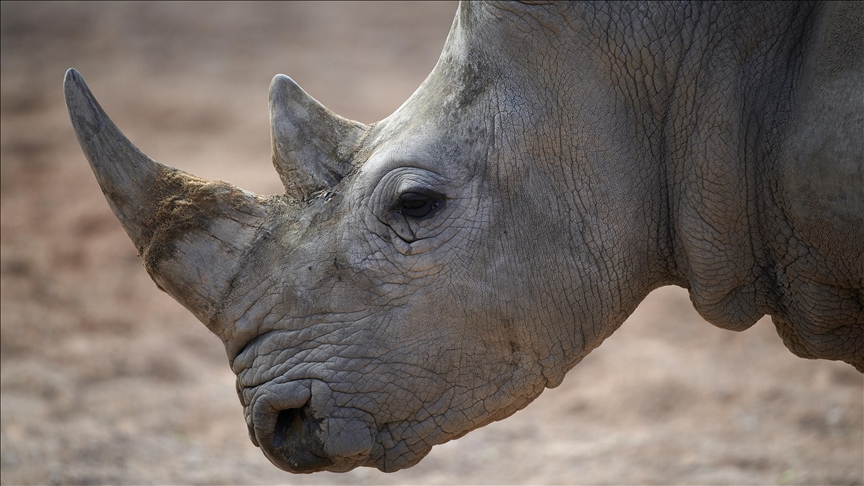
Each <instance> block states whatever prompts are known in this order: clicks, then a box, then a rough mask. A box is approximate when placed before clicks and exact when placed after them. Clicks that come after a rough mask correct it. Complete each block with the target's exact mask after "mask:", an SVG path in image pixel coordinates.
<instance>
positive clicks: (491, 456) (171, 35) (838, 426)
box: [0, 2, 864, 484]
mask: <svg viewBox="0 0 864 486" xmlns="http://www.w3.org/2000/svg"><path fill="white" fill-rule="evenodd" d="M455 9H456V5H455V4H454V3H449V2H447V3H402V4H397V3H362V4H357V3H286V4H273V3H242V4H238V3H216V4H208V3H159V2H156V3H83V4H82V3H10V2H4V3H2V16H0V18H2V124H0V126H2V145H0V148H2V199H0V201H2V205H0V207H2V254H0V255H2V305H0V308H2V341H0V342H2V362H0V368H2V483H3V484H48V483H59V484H102V483H117V484H127V483H131V484H145V483H150V484H181V483H196V484H229V483H231V484H271V483H286V484H324V483H328V484H363V483H376V484H384V483H403V484H404V483H415V484H416V483H420V484H433V483H434V484H467V483H478V484H479V483H496V484H502V483H529V484H541V483H564V484H588V483H590V484H623V483H630V484H632V483H645V484H647V483H658V484H862V483H864V437H862V435H864V406H862V401H864V379H862V375H860V374H859V373H857V372H856V371H855V370H854V369H853V368H852V367H851V366H849V365H846V364H842V363H835V362H824V361H823V362H817V361H808V360H802V359H799V358H796V357H794V356H793V355H792V354H791V353H789V352H788V351H787V350H786V349H785V348H784V347H783V346H782V344H781V342H780V339H779V338H778V336H777V335H776V333H775V332H774V329H773V326H772V325H771V324H770V322H768V321H767V320H763V321H760V322H759V323H758V324H757V325H756V326H754V328H752V329H751V330H749V331H746V332H744V333H733V332H729V331H722V330H719V329H716V328H714V327H712V326H711V325H709V324H707V323H705V322H704V321H702V320H701V319H700V318H699V317H698V315H696V313H695V312H694V311H693V310H692V307H691V306H690V303H689V300H688V297H687V294H686V292H685V291H683V290H681V289H674V288H665V289H660V290H658V291H655V292H654V293H653V294H652V295H651V296H649V297H648V299H647V300H646V301H645V302H644V303H643V305H642V306H641V307H640V308H639V310H637V312H636V313H635V314H634V315H633V316H632V317H631V318H630V320H629V321H628V322H627V323H625V324H624V325H623V327H622V329H621V330H619V331H618V332H617V333H616V334H615V335H613V336H612V337H611V338H610V339H609V340H608V341H607V342H606V343H604V345H603V346H601V347H600V348H599V349H598V350H596V351H594V353H592V354H591V355H590V356H589V357H588V358H586V359H585V360H584V362H583V363H582V364H580V365H579V366H577V367H576V368H575V369H574V370H573V371H571V372H570V374H569V375H568V378H567V380H566V381H565V382H564V384H563V385H561V386H560V387H559V388H557V389H555V390H548V391H547V392H545V393H544V394H543V395H542V396H541V397H540V398H539V399H538V400H537V401H535V402H534V403H533V404H531V405H530V406H529V407H528V408H527V409H525V410H523V411H522V412H519V413H517V414H516V415H515V416H513V417H511V418H509V419H507V420H505V421H503V422H499V423H496V424H493V425H490V426H488V427H485V428H483V429H480V430H478V431H475V432H472V433H470V434H468V435H467V436H466V437H464V438H462V439H460V440H457V441H454V442H450V443H448V444H445V445H442V446H438V447H436V448H435V449H434V450H433V451H432V453H431V454H430V455H429V456H428V457H427V458H426V459H425V460H424V461H423V462H421V463H420V464H419V465H418V466H416V467H414V468H412V469H409V470H406V471H401V472H398V473H395V474H389V475H388V474H383V473H380V472H378V471H377V470H374V469H368V468H363V469H361V470H356V471H353V472H351V473H346V474H329V473H324V474H314V475H307V476H293V475H290V474H288V473H284V472H282V471H280V470H278V469H276V468H275V467H273V466H271V465H270V464H269V463H268V462H267V460H266V459H265V458H264V456H263V455H262V454H261V453H260V452H259V450H258V449H256V448H255V447H254V446H253V445H252V444H251V443H250V442H249V439H248V438H247V435H246V427H245V424H244V421H243V417H242V413H241V408H240V405H239V403H238V400H237V397H236V395H235V392H234V383H233V379H234V377H233V375H232V374H231V372H230V370H229V368H228V366H227V360H226V358H225V355H224V351H223V348H222V345H221V343H220V341H219V340H218V339H217V338H216V337H215V336H213V335H211V334H209V332H208V331H207V330H206V329H205V328H204V326H203V325H201V324H200V323H199V322H197V321H196V320H195V319H194V318H193V317H192V316H191V315H190V314H189V313H188V312H186V311H185V310H184V309H183V308H181V307H180V305H178V304H176V303H175V302H174V301H173V300H172V299H171V298H170V297H168V296H167V295H166V294H163V293H162V292H160V291H159V290H158V289H157V288H156V286H155V285H154V284H153V283H152V282H151V280H150V278H149V277H148V276H147V274H146V273H145V272H144V270H143V268H142V266H141V263H140V261H139V260H138V258H137V257H136V254H135V249H134V247H133V245H132V244H131V242H130V241H129V240H128V239H127V237H126V235H125V234H124V233H123V230H122V229H121V227H120V225H119V223H118V222H117V221H116V220H115V219H114V216H113V215H112V214H111V211H110V210H109V208H108V205H107V204H106V203H105V201H104V199H103V197H102V194H101V192H100V190H99V187H98V186H97V184H96V182H95V179H94V178H93V176H92V174H91V173H90V169H89V167H88V165H87V162H86V161H85V159H84V156H83V155H82V153H81V150H80V149H79V147H78V144H77V142H76V140H75V137H74V135H73V133H72V129H71V126H70V123H69V120H68V117H67V114H66V108H65V104H64V102H63V97H62V89H61V82H62V79H63V74H64V71H65V70H66V68H69V67H75V68H77V69H78V70H79V71H81V73H82V74H83V75H84V77H85V79H86V80H87V82H88V83H89V85H90V87H91V88H92V89H93V91H94V93H95V94H96V96H97V97H98V98H99V100H100V102H101V104H102V106H103V107H104V108H105V109H106V111H107V112H108V113H109V115H111V116H112V118H113V119H114V121H115V122H116V123H117V124H118V126H120V127H121V129H123V130H124V131H125V133H126V134H127V135H128V136H129V137H130V138H131V139H132V140H133V141H134V142H135V144H136V145H138V146H139V147H140V148H141V149H142V150H144V152H146V153H147V154H149V155H150V156H151V157H153V158H155V159H156V160H159V161H161V162H164V163H167V164H169V165H173V166H175V167H179V168H182V169H184V170H187V171H189V172H192V173H194V174H196V175H199V176H203V177H206V178H210V179H223V180H227V181H231V182H233V183H235V184H237V185H239V186H240V187H243V188H245V189H248V190H252V191H254V192H258V193H265V194H271V193H278V192H281V185H280V183H279V179H278V177H277V175H276V173H275V171H274V170H273V169H272V166H271V164H270V153H269V151H270V141H269V121H268V115H267V87H268V84H269V82H270V79H271V78H272V76H273V75H275V74H277V73H286V74H288V75H290V76H292V77H293V78H294V79H296V80H297V81H298V82H299V83H300V84H301V85H302V86H303V87H304V88H305V89H306V90H307V91H308V92H309V93H311V94H312V95H313V96H315V97H316V98H318V99H319V100H320V101H322V102H323V103H324V104H325V105H327V106H328V107H330V108H331V109H333V110H334V111H336V112H337V113H340V114H342V115H343V116H347V117H349V118H354V119H358V120H360V121H362V122H366V123H369V122H373V121H376V120H378V119H381V118H383V117H385V116H386V115H388V114H389V113H391V112H392V111H393V110H395V109H396V108H397V107H398V106H399V105H400V104H401V103H402V102H403V101H404V100H405V99H407V97H408V96H409V95H410V94H411V92H413V91H414V90H415V89H416V88H417V87H418V86H419V85H420V83H421V81H422V80H423V79H424V78H425V76H426V75H427V74H428V73H429V71H430V70H431V69H432V67H433V65H434V64H435V61H436V60H437V58H438V54H439V53H440V50H441V47H442V45H443V44H444V40H445V38H446V36H447V32H448V30H449V27H450V23H451V21H452V18H453V14H454V12H455Z"/></svg>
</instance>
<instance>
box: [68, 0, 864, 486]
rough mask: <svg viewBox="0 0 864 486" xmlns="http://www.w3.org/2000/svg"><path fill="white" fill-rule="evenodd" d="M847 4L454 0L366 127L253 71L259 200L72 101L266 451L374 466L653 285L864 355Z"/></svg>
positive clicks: (702, 307) (509, 396)
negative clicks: (211, 343)
mask: <svg viewBox="0 0 864 486" xmlns="http://www.w3.org/2000/svg"><path fill="white" fill-rule="evenodd" d="M862 10H864V9H862V4H861V3H857V4H845V5H839V6H834V7H830V8H829V7H824V6H819V5H815V6H814V5H809V4H783V3H774V2H772V3H766V4H755V3H744V4H732V3H720V4H713V3H694V4H687V3H681V4H679V3H676V4H663V3H649V4H644V5H637V4H629V3H627V4H625V3H613V4H611V5H607V4H599V3H598V4H590V5H581V4H575V5H565V4H554V5H521V4H503V5H502V4H475V3H470V4H467V3H463V4H462V5H461V6H460V7H459V10H458V13H457V15H456V19H455V21H454V23H453V27H452V30H451V32H450V35H449V37H448V39H447V44H446V46H445V48H444V52H443V54H442V55H441V59H440V61H439V62H438V64H437V66H436V67H435V69H434V71H433V72H432V74H431V75H430V76H429V78H428V79H427V80H426V81H425V82H424V83H423V85H422V86H421V87H420V88H419V89H418V90H417V92H416V93H415V94H414V95H413V96H412V97H411V98H410V99H409V100H408V101H407V102H406V103H405V104H404V105H403V106H402V107H401V108H399V110H397V111H396V112H395V113H394V114H393V115H391V116H390V117H388V118H387V119H385V120H383V121H381V122H379V123H377V124H374V125H372V126H365V125H362V124H360V123H357V122H352V121H349V120H345V119H343V118H340V117H338V116H337V115H335V114H333V113H332V112H329V111H328V110H326V109H325V108H323V107H322V106H320V105H319V104H318V103H317V102H316V101H314V100H313V99H312V98H311V97H309V95H307V94H306V93H305V92H304V91H302V90H301V89H300V88H299V87H298V86H297V85H296V84H294V82H293V81H292V80H290V79H289V78H287V77H285V76H277V77H276V78H275V79H274V80H273V84H272V85H271V92H270V96H271V117H272V121H273V150H274V164H275V165H276V168H277V170H278V171H279V174H280V176H281V178H282V180H283V182H284V183H285V187H286V194H285V195H284V196H272V197H258V196H254V195H252V194H249V193H247V192H245V191H242V190H240V189H237V188H235V187H233V186H231V185H229V184H227V183H223V182H209V181H203V180H200V179H197V178H195V177H193V176H190V175H188V174H185V173H183V172H181V171H178V170H175V169H172V168H169V167H166V166H163V165H161V164H157V163H155V162H153V161H151V160H150V159H149V158H147V157H146V156H145V155H143V154H142V153H141V152H139V151H138V149H136V148H135V147H134V146H133V145H132V144H131V143H130V142H129V141H128V140H126V138H125V137H124V136H123V135H122V134H121V133H120V132H119V131H118V130H117V128H116V127H115V126H114V125H113V124H112V123H111V122H110V120H109V119H108V118H107V117H106V115H105V114H104V112H103V111H102V110H101V108H99V106H98V104H96V102H95V100H94V99H93V97H92V95H91V94H90V92H89V90H88V89H87V87H86V85H85V84H84V82H83V80H82V79H81V77H80V75H78V73H77V72H75V71H73V70H70V71H69V73H68V74H67V78H66V85H65V86H66V87H65V89H66V97H67V101H68V106H69V112H70V116H71V118H72V122H73V125H74V127H75V130H76V133H77V134H78V137H79V140H80V142H81V146H82V148H83V149H84V152H85V153H86V155H87V157H88V159H89V160H90V163H91V164H92V166H93V170H94V172H95V174H96V177H97V179H98V180H99V182H100V184H101V186H102V189H103V191H104V192H105V195H106V197H107V199H108V202H109V204H110V205H111V207H112V209H113V210H114V212H115V214H116V215H117V216H118V218H119V219H120V221H121V223H122V224H123V226H124V228H125V229H126V231H127V232H128V233H129V235H130V237H131V238H132V240H133V241H134V242H135V244H136V246H137V248H138V250H139V252H140V254H141V257H142V259H143V260H144V265H145V267H146V269H147V271H148V272H149V273H150V275H151V276H152V277H153V279H154V281H155V282H156V283H157V284H158V285H159V287H160V288H162V289H163V290H165V291H166V292H168V293H169V294H170V295H172V296H173V297H174V298H175V299H177V300H178V301H179V302H181V303H182V304H183V305H185V306H186V307H187V308H188V309H189V310H190V311H192V312H193V313H194V314H195V315H196V316H197V317H198V318H199V319H200V320H201V321H202V322H204V323H205V324H206V325H207V326H208V327H209V328H210V329H211V330H212V331H213V332H214V333H216V334H217V335H218V336H219V337H220V338H222V340H223V341H224V343H225V348H226V350H227V353H228V358H229V361H230V364H231V367H232V369H233V370H234V372H235V373H236V374H237V393H238V395H239V397H240V400H241V402H242V404H243V410H244V414H245V416H246V422H247V424H248V426H249V433H250V437H251V438H252V441H253V442H254V443H256V444H257V445H259V446H260V447H261V448H262V450H263V451H264V453H265V454H266V455H267V457H268V458H269V459H270V460H271V461H272V462H273V463H274V464H276V465H277V466H279V467H281V468H283V469H286V470H288V471H292V472H310V471H316V470H330V471H346V470H349V469H351V468H354V467H356V466H375V467H377V468H379V469H381V470H384V471H395V470H398V469H401V468H405V467H409V466H411V465H413V464H415V463H417V462H418V461H419V460H420V459H421V458H422V457H423V456H424V455H426V454H427V453H428V452H429V450H430V448H431V447H432V446H433V445H435V444H440V443H442V442H446V441H448V440H451V439H454V438H457V437H460V436H462V435H463V434H465V433H467V432H468V431H470V430H472V429H475V428H477V427H481V426H483V425H485V424H488V423H490V422H492V421H495V420H500V419H503V418H505V417H507V416H509V415H510V414H512V413H514V412H515V411H517V410H519V409H521V408H522V407H525V406H526V405H527V404H528V403H529V402H531V401H532V400H533V399H534V398H536V397H537V396H538V395H539V394H540V393H541V392H542V391H543V389H544V388H546V387H554V386H556V385H558V384H559V383H561V380H562V378H563V377H564V374H565V373H566V372H567V371H568V370H569V369H570V368H571V367H573V366H574V365H576V364H577V363H578V362H579V361H580V360H581V359H582V358H583V357H584V356H585V355H586V354H588V353H589V352H590V351H591V350H592V349H594V348H595V347H597V346H598V345H600V343H601V342H602V341H603V340H604V339H605V338H606V337H607V336H609V335H610V334H611V333H612V332H613V331H615V329H616V328H617V327H618V326H619V325H620V324H621V323H622V321H624V319H625V318H626V317H627V316H628V314H630V313H631V312H632V311H633V309H634V308H635V307H636V305H637V304H638V303H639V301H640V300H641V299H642V298H643V297H645V296H646V295H647V294H648V292H650V291H651V290H652V289H654V288H657V287H659V286H662V285H667V284H675V285H680V286H683V287H686V288H688V289H690V294H691V296H692V300H693V304H694V306H695V307H696V309H697V310H698V311H699V312H700V313H701V314H702V316H704V317H705V318H706V319H707V320H708V321H710V322H711V323H713V324H714V325H716V326H719V327H722V328H725V329H732V330H738V331H740V330H743V329H746V328H747V327H749V326H750V325H752V324H753V323H754V322H755V321H756V320H757V319H759V317H760V316H762V315H763V314H770V315H772V316H773V319H774V323H775V324H776V326H777V330H778V332H779V333H780V336H782V338H783V341H784V343H785V344H786V345H787V346H788V347H789V349H790V350H791V351H792V352H793V353H795V354H797V355H799V356H802V357H807V358H825V359H833V360H843V361H846V362H848V363H851V364H852V365H854V366H855V367H856V368H857V369H858V370H859V371H864V290H862V289H864V283H862V280H864V255H862V253H864V251H862V250H864V162H862V154H864V149H862V147H864V146H862V143H864V142H862V139H864V123H862V118H864V99H862V98H864V77H862V66H864V62H862V52H864V42H862V33H861V32H862V19H864V15H862Z"/></svg>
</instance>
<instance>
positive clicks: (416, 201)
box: [396, 192, 440, 218]
mask: <svg viewBox="0 0 864 486" xmlns="http://www.w3.org/2000/svg"><path fill="white" fill-rule="evenodd" d="M439 205H440V198H437V197H435V196H430V195H426V194H421V193H419V192H405V193H403V194H402V195H401V196H399V203H398V204H397V207H396V209H397V210H398V211H399V212H400V213H402V214H403V215H404V216H407V217H409V218H423V217H426V216H429V214H431V213H432V211H435V210H436V209H438V206H439Z"/></svg>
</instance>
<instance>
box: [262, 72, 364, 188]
mask: <svg viewBox="0 0 864 486" xmlns="http://www.w3.org/2000/svg"><path fill="white" fill-rule="evenodd" d="M367 129H368V127H367V126H366V125H363V124H362V123H359V122H356V121H353V120H348V119H346V118H342V117H341V116H339V115H337V114H335V113H333V112H332V111H330V110H328V109H327V108H325V107H324V105H322V104H321V103H319V102H318V101H317V100H316V99H315V98H313V97H311V96H309V94H307V93H306V92H305V91H303V89H302V88H300V86H299V85H298V84H297V83H295V82H294V80H293V79H291V78H289V77H288V76H285V75H284V74H279V75H277V76H276V77H274V78H273V82H271V83H270V134H271V142H272V148H273V165H274V166H276V171H277V172H278V173H279V177H280V178H281V179H282V184H284V185H285V193H286V194H287V195H288V196H291V197H295V198H298V199H303V198H305V197H307V196H309V195H310V194H312V193H314V192H317V191H321V190H323V189H327V188H330V187H333V186H335V185H336V184H337V183H338V182H339V181H340V180H341V179H342V178H343V177H345V176H346V175H347V174H348V173H349V172H350V171H351V168H352V165H351V159H352V156H353V154H354V152H355V151H356V149H357V146H358V142H359V141H360V139H361V137H362V136H363V134H364V133H365V132H366V130H367Z"/></svg>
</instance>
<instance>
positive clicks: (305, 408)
mask: <svg viewBox="0 0 864 486" xmlns="http://www.w3.org/2000/svg"><path fill="white" fill-rule="evenodd" d="M313 389H314V390H315V391H317V394H316V393H315V392H313ZM327 391H328V387H327V386H326V385H324V384H323V383H322V382H317V381H316V382H313V383H312V384H310V383H309V382H306V381H305V380H300V381H292V382H288V383H283V384H275V385H272V384H271V385H270V386H267V387H264V389H259V395H258V396H257V397H256V399H255V400H254V403H253V404H252V410H251V417H249V418H251V422H250V425H251V429H250V433H251V435H252V438H253V442H254V443H255V444H256V445H258V446H259V447H261V450H262V451H263V452H264V455H265V456H267V458H268V459H270V462H272V463H273V464H274V465H276V466H277V467H279V468H281V469H284V470H286V471H289V472H293V473H310V472H315V471H325V470H326V471H333V472H343V471H348V470H351V469H353V468H355V467H357V466H365V465H374V459H373V458H372V449H373V447H374V437H375V433H376V427H375V422H374V420H373V419H372V417H371V416H370V415H369V414H368V413H366V412H362V411H360V410H358V409H354V408H339V407H336V408H334V407H332V406H328V404H332V401H331V398H332V396H331V395H330V394H329V393H327ZM370 462H372V463H371V464H370Z"/></svg>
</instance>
